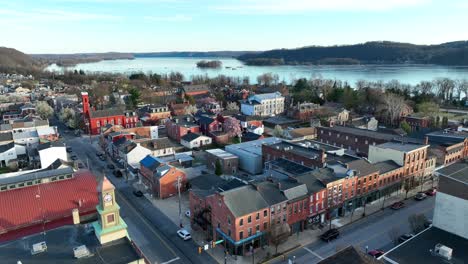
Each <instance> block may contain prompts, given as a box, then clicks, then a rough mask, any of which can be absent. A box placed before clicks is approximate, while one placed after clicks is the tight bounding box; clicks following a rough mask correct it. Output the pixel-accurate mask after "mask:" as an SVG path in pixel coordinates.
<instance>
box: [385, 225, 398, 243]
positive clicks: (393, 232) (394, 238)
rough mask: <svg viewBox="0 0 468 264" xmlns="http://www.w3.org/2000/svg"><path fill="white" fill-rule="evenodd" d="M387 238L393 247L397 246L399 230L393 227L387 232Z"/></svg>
mask: <svg viewBox="0 0 468 264" xmlns="http://www.w3.org/2000/svg"><path fill="white" fill-rule="evenodd" d="M387 234H388V236H389V238H390V240H392V242H393V244H394V245H398V237H399V236H400V229H399V228H398V227H397V226H394V227H392V228H390V229H389V230H388V233H387Z"/></svg>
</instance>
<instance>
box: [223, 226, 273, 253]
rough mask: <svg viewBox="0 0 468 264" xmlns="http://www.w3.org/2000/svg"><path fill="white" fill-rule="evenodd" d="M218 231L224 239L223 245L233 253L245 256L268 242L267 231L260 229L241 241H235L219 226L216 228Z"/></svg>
mask: <svg viewBox="0 0 468 264" xmlns="http://www.w3.org/2000/svg"><path fill="white" fill-rule="evenodd" d="M216 233H217V234H218V235H219V236H220V238H221V239H223V240H224V243H223V245H224V247H225V248H226V250H227V251H228V252H229V254H231V255H239V256H243V255H245V254H247V253H249V252H250V251H251V250H254V251H255V249H257V248H260V247H263V246H264V245H266V244H267V242H268V241H267V240H266V238H265V233H264V232H260V231H259V232H257V233H255V234H254V235H252V236H250V237H247V238H244V239H241V240H239V241H234V240H233V239H232V238H231V237H230V236H228V235H226V234H225V233H224V232H223V231H221V229H219V228H216Z"/></svg>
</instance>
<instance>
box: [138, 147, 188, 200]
mask: <svg viewBox="0 0 468 264" xmlns="http://www.w3.org/2000/svg"><path fill="white" fill-rule="evenodd" d="M140 174H141V180H142V182H143V184H144V185H145V186H146V188H147V189H149V191H150V193H151V195H153V196H154V197H157V198H160V199H165V198H168V197H171V196H173V195H176V194H177V192H178V188H180V191H181V192H183V191H185V186H186V184H187V178H186V176H185V173H184V172H183V171H181V170H179V169H177V168H175V167H173V166H170V165H169V164H167V163H166V162H164V161H163V160H161V159H160V158H157V157H153V156H151V155H148V156H146V157H145V158H144V159H142V160H141V161H140Z"/></svg>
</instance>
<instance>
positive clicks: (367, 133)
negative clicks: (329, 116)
mask: <svg viewBox="0 0 468 264" xmlns="http://www.w3.org/2000/svg"><path fill="white" fill-rule="evenodd" d="M319 129H323V130H331V131H336V132H341V133H347V134H352V135H357V136H363V137H368V138H375V139H380V140H386V141H392V140H398V141H400V140H403V139H404V140H405V141H406V142H416V141H419V140H417V139H412V138H409V137H401V136H397V135H392V134H387V133H381V132H375V131H371V130H366V129H360V128H354V127H345V126H333V127H320V128H319ZM317 135H319V134H318V133H317Z"/></svg>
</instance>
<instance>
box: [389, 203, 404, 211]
mask: <svg viewBox="0 0 468 264" xmlns="http://www.w3.org/2000/svg"><path fill="white" fill-rule="evenodd" d="M403 207H405V203H404V202H395V203H393V204H392V206H390V208H392V209H393V210H398V209H401V208H403Z"/></svg>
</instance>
